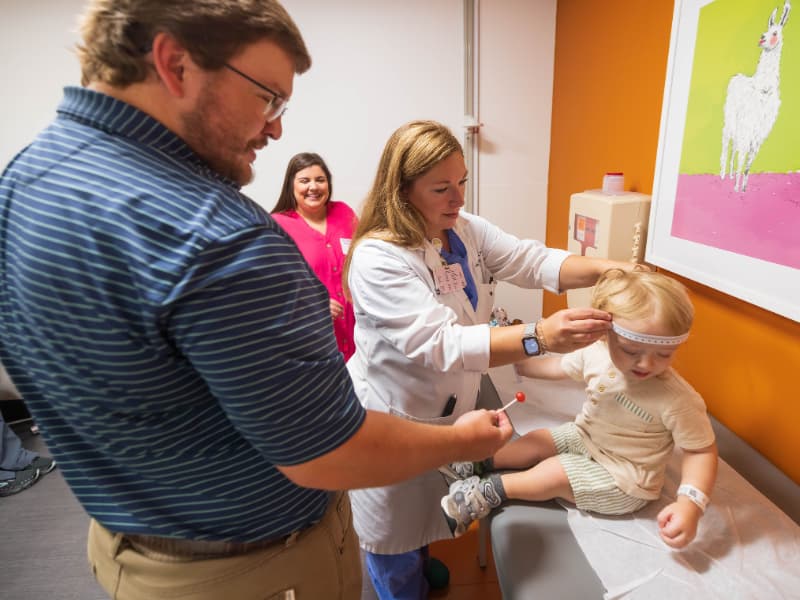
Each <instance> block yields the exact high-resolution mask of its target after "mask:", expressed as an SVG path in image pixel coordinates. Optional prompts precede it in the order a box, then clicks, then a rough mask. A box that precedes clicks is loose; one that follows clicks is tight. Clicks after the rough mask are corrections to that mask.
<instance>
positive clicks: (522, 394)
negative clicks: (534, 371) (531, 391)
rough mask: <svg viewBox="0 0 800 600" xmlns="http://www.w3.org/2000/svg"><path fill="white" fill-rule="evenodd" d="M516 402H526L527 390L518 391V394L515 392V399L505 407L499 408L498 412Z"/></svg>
mask: <svg viewBox="0 0 800 600" xmlns="http://www.w3.org/2000/svg"><path fill="white" fill-rule="evenodd" d="M514 402H525V392H517V393H516V394H514V399H513V400H512V401H511V402H509V403H508V404H506V405H505V406H504V407H503V408H501V409H500V410H498V411H497V412H503V411H504V410H505V409H507V408H508V407H509V406H511V405H512V404H514Z"/></svg>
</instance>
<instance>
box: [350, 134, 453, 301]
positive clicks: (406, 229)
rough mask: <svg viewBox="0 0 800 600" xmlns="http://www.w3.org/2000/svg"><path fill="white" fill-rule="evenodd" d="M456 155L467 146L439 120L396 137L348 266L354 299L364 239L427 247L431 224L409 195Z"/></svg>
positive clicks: (380, 170) (384, 158) (365, 211)
mask: <svg viewBox="0 0 800 600" xmlns="http://www.w3.org/2000/svg"><path fill="white" fill-rule="evenodd" d="M453 152H459V153H460V154H462V155H463V154H464V150H463V148H462V147H461V143H460V142H459V141H458V140H457V139H456V137H455V136H454V135H453V133H452V132H451V131H450V130H449V129H448V128H447V127H445V126H444V125H442V124H441V123H437V122H436V121H411V122H410V123H406V124H405V125H403V126H402V127H400V128H399V129H397V130H396V131H395V132H394V133H393V134H392V135H391V137H390V138H389V140H388V141H387V142H386V146H385V147H384V149H383V154H382V155H381V160H380V162H379V163H378V172H377V174H376V175H375V181H374V182H373V184H372V188H371V189H370V191H369V193H368V194H367V199H366V200H365V202H364V207H363V208H362V212H361V217H360V221H359V224H358V228H357V229H356V232H355V234H354V235H353V240H352V242H351V244H350V250H349V252H348V253H347V259H346V260H345V263H344V272H343V273H342V276H343V278H344V282H343V283H344V289H345V293H346V294H347V295H348V296H349V289H348V286H347V275H348V273H349V271H350V260H351V258H352V256H353V251H354V250H355V248H356V246H357V245H358V242H359V241H360V240H362V239H363V238H365V237H372V238H378V239H382V240H386V241H387V242H391V243H393V244H397V245H398V246H401V247H403V248H417V247H420V246H422V244H423V243H424V241H425V219H424V218H423V217H422V215H421V214H420V213H419V211H418V210H417V209H416V208H415V207H414V206H413V205H411V204H410V203H409V202H408V200H407V192H408V189H409V187H410V186H411V184H412V183H413V182H414V181H415V180H416V179H418V178H419V177H421V176H422V175H424V174H425V173H427V172H428V171H429V170H430V169H432V168H433V167H434V166H436V165H437V164H439V163H440V162H441V161H443V160H444V159H446V158H447V157H448V156H450V155H451V154H453Z"/></svg>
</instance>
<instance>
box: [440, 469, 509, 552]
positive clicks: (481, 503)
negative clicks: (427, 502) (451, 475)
mask: <svg viewBox="0 0 800 600" xmlns="http://www.w3.org/2000/svg"><path fill="white" fill-rule="evenodd" d="M501 502H502V500H501V498H500V496H499V495H498V494H497V491H496V490H495V489H494V485H493V483H492V482H491V481H490V480H489V479H481V478H480V477H478V476H477V475H475V476H473V477H469V478H468V479H464V480H461V481H454V482H453V483H452V484H451V485H450V493H449V494H448V495H447V496H445V497H444V498H442V502H441V504H442V510H443V511H444V514H445V518H446V519H447V524H448V525H449V526H450V531H451V532H452V534H453V535H454V536H455V537H458V536H460V535H463V534H464V533H465V532H466V531H467V529H469V526H470V524H471V523H472V522H473V521H475V520H477V519H481V518H483V517H485V516H486V515H488V514H489V513H490V512H491V511H492V509H493V508H497V507H498V506H500V504H501Z"/></svg>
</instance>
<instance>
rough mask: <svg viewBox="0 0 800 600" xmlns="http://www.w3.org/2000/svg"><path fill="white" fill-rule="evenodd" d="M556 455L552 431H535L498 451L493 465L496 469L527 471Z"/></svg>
mask: <svg viewBox="0 0 800 600" xmlns="http://www.w3.org/2000/svg"><path fill="white" fill-rule="evenodd" d="M556 454H557V452H556V445H555V443H554V442H553V436H552V435H551V434H550V431H549V430H547V429H535V430H534V431H530V432H528V433H526V434H525V435H523V436H522V437H520V438H517V439H516V440H514V441H513V442H510V443H508V444H506V445H505V446H503V447H502V448H501V449H500V450H498V451H497V453H496V454H495V455H494V463H493V464H494V468H495V469H527V468H528V467H530V466H533V465H536V464H538V463H540V462H541V461H543V460H544V459H546V458H549V457H551V456H555V455H556Z"/></svg>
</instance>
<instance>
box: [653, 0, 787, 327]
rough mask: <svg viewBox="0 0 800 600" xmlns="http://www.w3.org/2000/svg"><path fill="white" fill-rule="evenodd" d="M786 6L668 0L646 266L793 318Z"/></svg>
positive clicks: (769, 0) (761, 1) (764, 0)
mask: <svg viewBox="0 0 800 600" xmlns="http://www.w3.org/2000/svg"><path fill="white" fill-rule="evenodd" d="M791 1H792V0H675V12H674V17H673V22H672V36H671V39H670V52H669V60H668V63H667V78H666V85H665V89H664V103H663V106H662V109H661V129H660V134H659V144H658V155H657V160H656V173H655V181H654V184H653V199H652V206H651V209H650V225H649V232H648V240H647V248H646V252H645V260H647V261H648V262H650V263H652V264H655V265H657V266H660V267H663V268H665V269H667V270H669V271H672V272H674V273H677V274H679V275H682V276H684V277H687V278H689V279H693V280H695V281H698V282H700V283H703V284H705V285H708V286H710V287H713V288H715V289H718V290H720V291H722V292H725V293H727V294H730V295H732V296H735V297H737V298H740V299H742V300H745V301H747V302H750V303H752V304H756V305H758V306H761V307H763V308H766V309H768V310H771V311H773V312H775V313H778V314H780V315H783V316H785V317H788V318H790V319H793V320H795V321H800V15H792V14H791V13H792V5H791ZM794 1H795V2H798V4H800V0H794ZM793 17H795V18H796V21H794V22H793Z"/></svg>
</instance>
